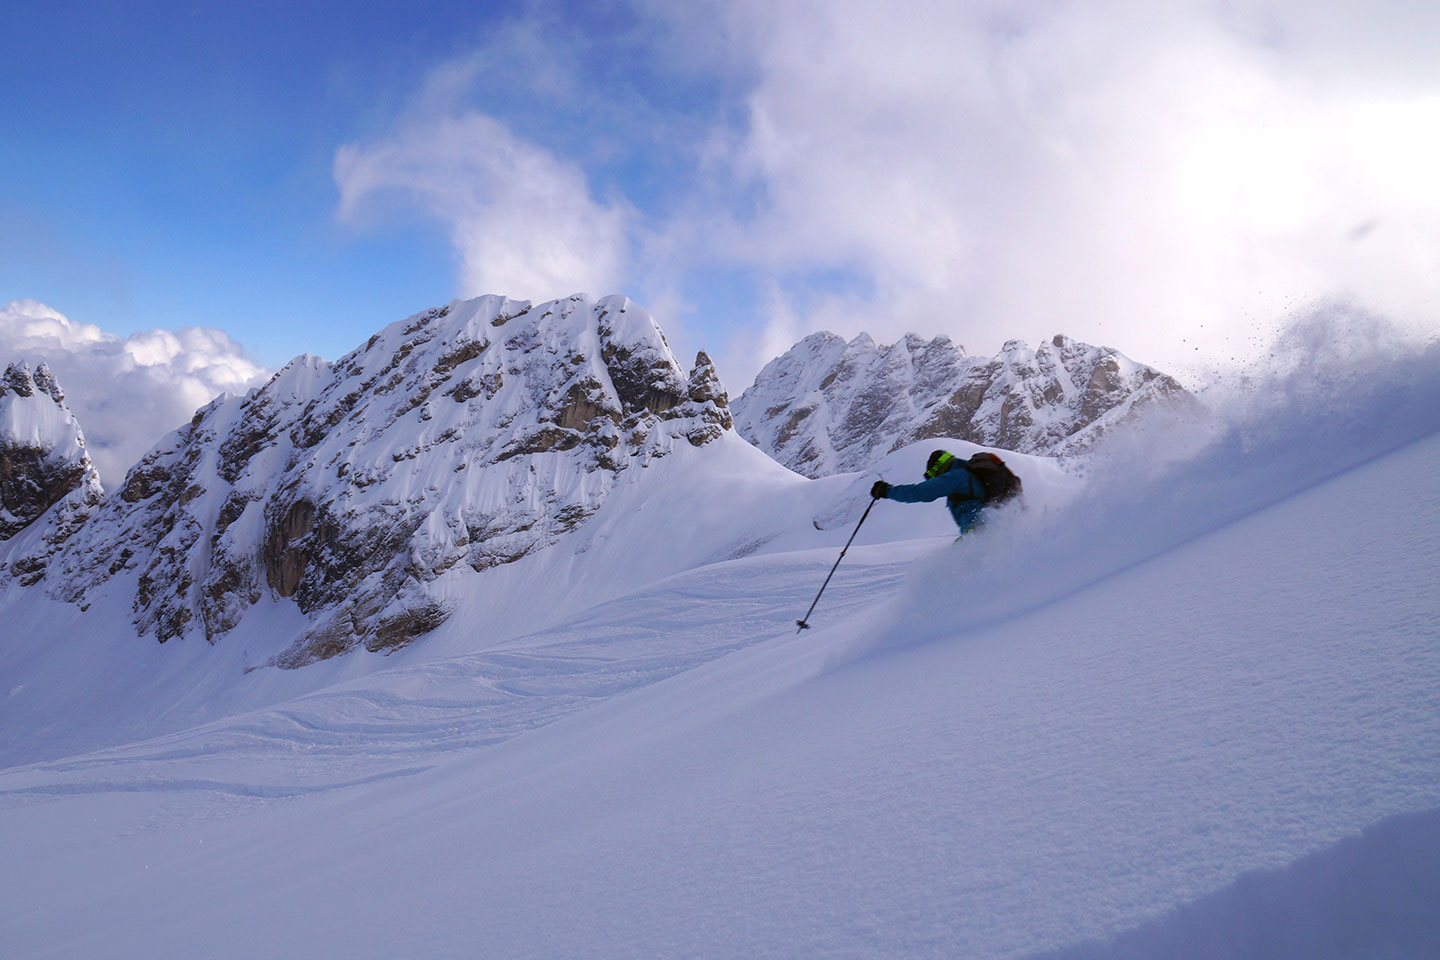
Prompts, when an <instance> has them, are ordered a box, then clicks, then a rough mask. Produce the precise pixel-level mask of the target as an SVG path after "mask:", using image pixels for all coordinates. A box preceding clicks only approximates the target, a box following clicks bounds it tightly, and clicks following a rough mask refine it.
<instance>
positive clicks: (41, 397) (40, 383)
mask: <svg viewBox="0 0 1440 960" xmlns="http://www.w3.org/2000/svg"><path fill="white" fill-rule="evenodd" d="M103 494H104V491H103V489H102V488H101V486H100V476H99V474H98V473H96V471H95V467H94V465H93V464H91V462H90V455H89V453H87V452H86V450H85V435H84V433H83V432H82V431H81V429H80V425H79V424H78V423H77V422H76V421H75V416H74V415H73V414H72V413H71V412H70V408H69V407H67V406H66V405H65V392H64V391H63V390H62V389H61V388H60V384H59V383H58V382H56V380H55V376H54V374H52V373H51V372H50V367H49V366H48V365H46V364H44V363H42V364H40V365H39V366H38V367H36V368H35V370H34V371H33V372H32V371H31V369H30V365H29V364H28V363H25V362H23V361H22V362H20V363H12V364H10V365H9V366H7V367H6V368H5V373H4V375H3V377H0V542H3V541H7V540H10V539H12V538H14V537H15V536H16V535H17V534H19V533H20V532H21V531H22V530H24V529H25V528H26V527H28V526H29V525H30V524H32V523H34V522H35V521H36V520H37V519H39V518H40V517H41V516H42V515H44V514H45V513H46V512H47V511H51V510H52V508H54V509H53V513H52V515H51V517H50V521H49V529H48V531H47V533H48V536H47V537H44V538H40V539H39V540H38V541H37V542H36V543H35V544H34V546H33V548H32V549H30V550H28V551H25V552H24V553H23V555H15V556H12V557H11V560H10V564H9V569H8V571H7V572H6V573H0V577H4V576H7V575H8V576H11V577H14V578H16V579H18V580H19V581H20V582H22V583H34V582H36V581H37V580H39V578H40V577H41V576H43V574H44V569H45V562H46V559H47V557H48V555H49V554H50V553H52V552H53V551H54V550H55V549H56V546H57V544H58V543H60V542H63V540H64V539H65V538H66V537H67V536H68V535H69V534H70V533H72V532H74V530H76V529H78V527H79V526H80V525H81V524H82V523H83V522H84V521H85V520H86V519H87V518H88V516H89V514H90V512H91V511H92V510H93V509H94V508H95V506H96V505H97V504H98V503H99V502H100V498H101V497H102V496H103Z"/></svg>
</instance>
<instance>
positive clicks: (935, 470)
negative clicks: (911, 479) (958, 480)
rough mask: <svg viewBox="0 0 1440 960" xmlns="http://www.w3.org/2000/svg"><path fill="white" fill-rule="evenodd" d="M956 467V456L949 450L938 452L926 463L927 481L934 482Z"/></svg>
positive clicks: (931, 455)
mask: <svg viewBox="0 0 1440 960" xmlns="http://www.w3.org/2000/svg"><path fill="white" fill-rule="evenodd" d="M954 465H955V454H953V453H951V452H950V451H949V450H936V451H935V452H934V453H932V454H930V459H929V460H927V461H925V479H926V480H933V479H935V478H936V477H938V476H940V474H942V473H944V472H945V471H947V470H949V469H950V468H951V467H952V466H954Z"/></svg>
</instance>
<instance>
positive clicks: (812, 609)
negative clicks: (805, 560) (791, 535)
mask: <svg viewBox="0 0 1440 960" xmlns="http://www.w3.org/2000/svg"><path fill="white" fill-rule="evenodd" d="M878 500H879V498H878V497H871V498H870V506H869V507H866V508H865V512H864V513H862V514H860V522H859V523H857V524H855V533H852V534H850V539H849V540H846V541H845V546H843V547H841V548H840V556H838V557H836V558H835V566H833V567H831V568H830V573H829V575H827V576H826V577H825V582H824V583H822V584H820V593H824V592H825V588H826V587H828V586H830V577H833V576H835V571H836V570H838V569H840V561H841V560H844V559H845V551H846V550H849V549H850V544H852V543H854V542H855V534H856V533H859V532H860V527H861V526H863V525H864V523H865V518H866V517H868V516H870V507H873V506H875V504H876V502H877V501H878ZM820 593H817V594H815V599H814V600H813V601H811V603H810V609H809V610H806V611H805V616H804V617H802V618H801V619H799V620H796V621H795V623H796V625H798V626H799V628H800V630H809V629H810V624H808V623H806V622H805V621H806V620H809V619H810V614H812V613H814V612H815V604H817V603H819V602H820ZM800 630H796V631H795V633H796V635H797V636H798V635H799V633H800Z"/></svg>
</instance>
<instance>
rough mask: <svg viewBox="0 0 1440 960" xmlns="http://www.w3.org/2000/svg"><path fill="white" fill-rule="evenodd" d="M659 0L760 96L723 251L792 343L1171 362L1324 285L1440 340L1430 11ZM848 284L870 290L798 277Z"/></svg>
mask: <svg viewBox="0 0 1440 960" xmlns="http://www.w3.org/2000/svg"><path fill="white" fill-rule="evenodd" d="M656 7H657V9H656V12H657V14H664V15H668V16H670V17H672V18H678V19H680V20H681V21H682V22H681V26H682V27H688V29H689V30H690V31H691V37H692V42H696V43H698V42H700V41H697V40H695V39H694V38H695V37H696V36H700V37H707V36H708V37H712V38H715V39H713V40H712V41H711V42H712V43H715V44H718V45H723V46H725V48H726V49H727V50H728V51H730V56H731V57H732V58H735V59H739V60H740V61H741V63H740V64H739V65H738V66H737V67H736V68H735V69H736V70H737V72H740V73H743V74H745V75H748V76H751V77H752V78H753V82H752V84H751V86H750V91H749V95H748V99H747V101H746V103H745V106H744V117H745V119H744V122H743V123H742V124H741V128H740V130H739V133H738V139H737V140H736V146H735V149H734V150H733V152H732V154H731V156H730V158H729V159H730V164H731V167H732V170H733V171H734V173H735V175H736V177H737V179H738V181H739V182H740V183H741V184H746V185H749V186H750V187H751V188H753V189H754V190H755V191H757V192H758V195H759V197H760V199H759V202H758V205H757V206H756V209H755V212H753V213H744V214H732V215H731V216H730V219H731V221H732V224H731V237H732V239H731V240H730V246H729V249H728V251H727V252H728V255H729V256H730V257H732V258H734V259H736V260H737V261H742V262H747V263H749V264H750V265H752V266H753V267H754V268H755V269H757V270H759V271H761V272H762V273H763V274H764V275H766V276H768V277H770V278H772V279H774V280H776V281H778V282H779V283H780V286H781V288H782V289H785V290H788V291H790V293H791V295H792V299H793V302H791V303H790V304H788V305H787V304H782V305H780V307H778V308H777V309H776V312H775V317H776V326H777V329H781V328H783V329H784V330H785V331H786V332H787V335H788V333H789V332H790V331H793V329H794V326H795V323H796V319H795V316H794V313H795V312H796V311H797V310H798V311H799V312H800V313H801V314H802V315H803V319H802V321H801V327H802V332H803V330H807V329H815V328H818V327H822V326H830V327H832V328H834V329H838V330H839V331H840V332H842V333H854V332H857V331H858V330H859V329H862V328H863V329H868V330H870V331H871V332H872V333H875V334H876V335H878V336H881V337H885V338H890V337H894V336H897V335H898V334H900V333H901V332H904V331H906V330H917V331H919V332H927V333H937V332H947V333H950V334H951V335H952V336H954V337H955V338H956V339H957V340H959V341H960V342H962V343H965V344H966V345H967V346H969V347H971V348H972V349H977V350H985V351H989V350H992V349H994V348H995V347H996V346H998V345H999V343H1000V342H1001V341H1002V340H1004V339H1007V338H1009V337H1014V336H1023V337H1025V338H1027V339H1030V340H1032V341H1033V340H1035V339H1038V338H1040V337H1043V336H1046V335H1048V334H1049V333H1053V332H1056V331H1060V330H1063V331H1065V332H1067V333H1071V334H1073V335H1076V336H1082V337H1085V338H1087V339H1092V340H1098V341H1101V342H1107V343H1111V344H1113V345H1115V346H1117V347H1120V348H1121V349H1124V350H1126V351H1127V352H1129V353H1131V354H1132V355H1134V356H1136V357H1137V358H1142V359H1150V360H1157V361H1163V362H1167V363H1175V362H1177V361H1179V360H1181V359H1182V358H1183V357H1184V356H1185V355H1186V354H1187V352H1188V351H1189V350H1190V349H1191V347H1192V346H1193V345H1197V344H1198V345H1201V346H1202V347H1203V348H1204V350H1205V351H1206V352H1207V353H1208V354H1209V355H1210V356H1212V357H1214V356H1222V355H1224V354H1226V353H1228V352H1231V351H1235V352H1242V351H1243V350H1244V348H1245V343H1244V342H1245V341H1246V339H1247V337H1248V335H1249V333H1250V329H1251V328H1252V327H1253V326H1254V325H1255V324H1256V323H1258V322H1270V321H1271V320H1273V319H1274V318H1276V317H1278V316H1279V315H1280V314H1281V313H1283V312H1284V311H1286V310H1287V309H1288V308H1290V307H1292V306H1293V305H1298V304H1300V303H1304V302H1307V301H1309V300H1311V299H1313V298H1317V297H1321V296H1326V295H1333V294H1349V295H1353V296H1355V297H1357V298H1358V299H1360V300H1361V301H1363V302H1364V303H1365V304H1367V305H1368V306H1370V307H1372V308H1376V309H1379V310H1382V311H1385V312H1387V313H1390V314H1393V315H1396V316H1398V317H1399V318H1400V319H1402V320H1405V319H1409V320H1411V321H1412V322H1418V323H1420V324H1422V325H1423V324H1425V323H1427V322H1428V323H1429V324H1430V325H1431V327H1432V329H1433V327H1434V325H1435V321H1434V319H1433V317H1434V316H1435V310H1436V306H1437V305H1436V303H1435V302H1434V300H1433V293H1434V284H1433V267H1432V266H1430V265H1433V264H1434V263H1435V262H1437V259H1440V178H1436V177H1435V176H1434V174H1433V171H1434V170H1435V169H1437V168H1440V70H1437V66H1436V65H1437V62H1440V61H1437V60H1436V58H1435V57H1434V56H1433V50H1432V49H1430V44H1428V43H1426V42H1422V41H1420V40H1419V39H1418V38H1421V37H1433V36H1435V32H1436V29H1437V28H1440V8H1436V7H1434V5H1430V9H1422V8H1423V7H1425V5H1417V4H1405V3H1390V4H1384V3H1380V4H1367V5H1365V6H1364V7H1363V8H1362V7H1361V6H1360V5H1356V4H1346V3H1338V2H1337V3H1333V4H1328V5H1327V9H1329V13H1330V14H1333V16H1330V15H1329V14H1327V13H1324V12H1321V11H1318V10H1317V9H1316V5H1315V4H1313V3H1306V4H1301V3H1294V2H1287V3H1282V2H1266V3H1254V4H1247V5H1231V4H1214V3H1208V2H1206V3H1201V2H1192V3H1179V4H1153V3H1138V2H1125V0H1111V2H1091V3H1084V4H1081V3H1066V2H1061V3H1056V2H1050V0H1046V2H1038V0H1037V2H1021V3H1014V2H1005V3H998V2H997V3H975V2H971V3H955V2H953V0H917V2H915V3H910V4H906V5H904V6H903V7H900V8H896V7H894V6H893V5H887V4H879V3H874V2H868V0H824V2H818V0H763V2H762V0H726V2H724V3H723V4H721V3H712V4H705V5H692V6H689V7H687V8H685V9H686V12H685V13H675V12H673V11H674V10H675V8H673V7H669V6H668V5H656ZM1330 8H1333V9H1330ZM666 11H669V12H668V13H667V12H666ZM724 235H725V232H724V231H718V232H715V233H713V234H712V235H711V237H712V239H713V238H714V237H717V236H724ZM714 250H715V247H714V246H713V245H712V246H711V247H710V249H709V251H707V253H709V254H710V255H713V252H714ZM697 253H698V251H697ZM835 270H848V271H853V272H854V273H855V274H856V275H858V276H859V277H861V278H863V279H864V280H865V281H867V284H866V285H864V286H868V289H864V287H863V286H862V292H859V293H853V292H852V293H849V294H843V293H842V294H840V295H834V294H827V293H826V291H825V290H824V286H825V281H823V280H822V281H821V282H819V283H818V284H817V283H807V282H806V280H805V278H806V277H807V275H809V274H813V273H817V272H819V273H823V272H825V271H835ZM1426 318H1431V319H1428V320H1427V319H1426ZM769 339H770V338H756V340H755V342H757V343H767V342H768V340H769ZM763 359H764V358H763V357H757V358H755V362H757V363H758V362H759V361H760V360H763Z"/></svg>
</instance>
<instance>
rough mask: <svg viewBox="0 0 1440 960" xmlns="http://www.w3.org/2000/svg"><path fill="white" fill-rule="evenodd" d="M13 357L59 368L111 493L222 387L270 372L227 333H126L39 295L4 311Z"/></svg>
mask: <svg viewBox="0 0 1440 960" xmlns="http://www.w3.org/2000/svg"><path fill="white" fill-rule="evenodd" d="M12 360H29V361H30V362H31V363H32V364H34V363H38V362H39V361H42V360H43V361H46V362H48V363H49V364H50V367H51V369H52V370H53V371H54V373H55V377H56V379H57V380H59V381H60V385H61V387H63V388H64V390H65V400H66V403H67V404H68V405H69V406H70V409H71V410H73V411H74V412H75V416H76V418H77V419H78V420H79V421H80V427H81V429H82V430H84V431H85V440H86V445H87V447H88V449H89V451H90V456H91V459H93V460H94V461H95V466H96V467H97V468H98V469H99V471H100V477H101V479H102V480H103V481H104V483H105V485H106V487H107V489H114V488H116V487H118V486H119V484H120V482H121V481H122V480H123V479H124V477H125V471H126V470H128V469H129V468H130V467H131V466H132V465H134V463H135V461H137V460H139V459H140V457H141V456H143V455H144V454H145V452H146V451H147V450H149V449H150V447H152V446H153V445H154V444H155V443H156V441H158V440H159V439H160V438H161V437H163V436H164V435H165V434H166V433H168V432H170V431H171V430H173V429H175V428H176V427H178V426H180V425H182V424H183V423H185V422H186V421H188V420H189V419H190V418H191V416H192V415H193V414H194V413H195V410H196V409H197V408H199V407H201V406H203V405H205V404H206V403H208V402H210V401H211V400H212V399H214V398H215V397H216V396H217V395H218V394H220V393H222V392H227V391H228V392H230V393H237V394H238V393H244V392H245V391H246V390H248V389H250V388H251V387H253V386H256V385H257V384H258V383H259V382H260V381H261V380H262V378H263V377H264V376H265V373H266V371H265V369H264V368H263V367H261V366H259V365H258V364H256V363H254V362H253V361H251V360H250V359H249V358H247V357H246V356H245V352H244V350H242V349H241V347H240V345H239V344H237V343H236V342H235V341H233V340H231V339H230V337H229V336H227V335H226V334H225V333H223V332H221V331H219V330H213V329H207V328H204V327H187V328H185V329H183V330H147V331H144V332H140V333H134V334H131V335H130V336H128V337H118V336H115V335H113V334H109V333H106V332H105V331H103V330H102V329H101V328H100V327H98V326H95V325H94V324H87V323H76V322H75V321H73V320H70V319H69V318H68V317H66V316H65V315H64V314H62V313H60V312H59V311H57V310H53V309H51V308H50V307H47V306H46V305H45V304H43V303H37V302H36V301H34V300H12V301H11V302H10V303H9V304H8V305H7V306H5V307H3V308H0V361H3V362H9V361H12Z"/></svg>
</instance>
